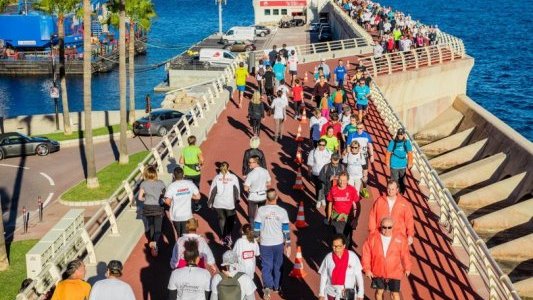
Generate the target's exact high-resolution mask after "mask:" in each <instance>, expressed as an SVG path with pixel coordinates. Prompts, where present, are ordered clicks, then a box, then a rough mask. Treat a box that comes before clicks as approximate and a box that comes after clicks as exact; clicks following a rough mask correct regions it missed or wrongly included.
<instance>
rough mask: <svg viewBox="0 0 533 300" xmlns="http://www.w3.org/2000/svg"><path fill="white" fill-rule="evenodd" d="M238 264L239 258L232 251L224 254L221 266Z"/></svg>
mask: <svg viewBox="0 0 533 300" xmlns="http://www.w3.org/2000/svg"><path fill="white" fill-rule="evenodd" d="M237 263H239V256H238V255H237V253H235V252H233V251H232V250H228V251H226V252H224V255H222V264H221V266H230V265H234V264H237Z"/></svg>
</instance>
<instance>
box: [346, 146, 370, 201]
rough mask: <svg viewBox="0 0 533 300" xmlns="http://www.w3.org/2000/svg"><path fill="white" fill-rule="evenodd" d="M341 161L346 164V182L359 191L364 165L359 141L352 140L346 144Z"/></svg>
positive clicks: (364, 161) (363, 156) (364, 159)
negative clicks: (346, 147)
mask: <svg viewBox="0 0 533 300" xmlns="http://www.w3.org/2000/svg"><path fill="white" fill-rule="evenodd" d="M342 162H343V163H345V164H346V170H347V172H348V184H349V185H352V186H353V187H355V189H357V191H361V184H362V182H363V169H364V165H366V158H365V155H364V154H363V151H361V147H360V145H359V142H357V141H355V140H354V141H352V143H351V144H350V145H349V146H348V149H347V151H346V154H344V156H343V158H342Z"/></svg>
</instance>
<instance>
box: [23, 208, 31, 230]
mask: <svg viewBox="0 0 533 300" xmlns="http://www.w3.org/2000/svg"><path fill="white" fill-rule="evenodd" d="M22 223H23V225H24V233H28V227H29V225H30V212H29V211H28V210H27V209H26V206H23V207H22Z"/></svg>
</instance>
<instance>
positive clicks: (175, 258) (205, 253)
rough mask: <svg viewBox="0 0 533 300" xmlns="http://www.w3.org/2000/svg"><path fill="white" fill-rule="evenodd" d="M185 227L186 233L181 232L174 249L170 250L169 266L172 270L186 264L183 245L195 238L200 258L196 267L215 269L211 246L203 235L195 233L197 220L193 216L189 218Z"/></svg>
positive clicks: (212, 270)
mask: <svg viewBox="0 0 533 300" xmlns="http://www.w3.org/2000/svg"><path fill="white" fill-rule="evenodd" d="M185 229H186V231H187V233H185V234H183V235H182V236H181V237H180V238H179V239H178V240H177V241H176V245H174V249H173V250H172V258H171V259H170V268H171V269H173V270H174V269H179V268H183V267H186V266H187V261H186V260H185V257H184V256H183V253H184V252H185V246H184V245H185V242H186V241H188V240H195V241H196V242H197V243H198V252H199V254H200V260H199V262H198V264H197V265H198V267H200V268H203V269H207V270H209V271H210V272H214V271H215V270H216V262H215V257H214V256H213V252H212V251H211V248H209V245H208V244H207V241H206V240H205V239H204V237H203V236H201V235H199V234H197V233H196V229H198V220H196V219H195V218H192V219H189V220H188V221H187V223H186V224H185Z"/></svg>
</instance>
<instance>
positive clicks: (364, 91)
mask: <svg viewBox="0 0 533 300" xmlns="http://www.w3.org/2000/svg"><path fill="white" fill-rule="evenodd" d="M369 96H370V88H369V87H368V86H367V85H366V82H365V79H364V78H361V79H359V84H358V85H357V86H355V87H354V89H353V97H354V99H357V101H356V103H357V114H358V121H359V122H362V121H363V118H364V117H366V114H367V110H368V97H369Z"/></svg>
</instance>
